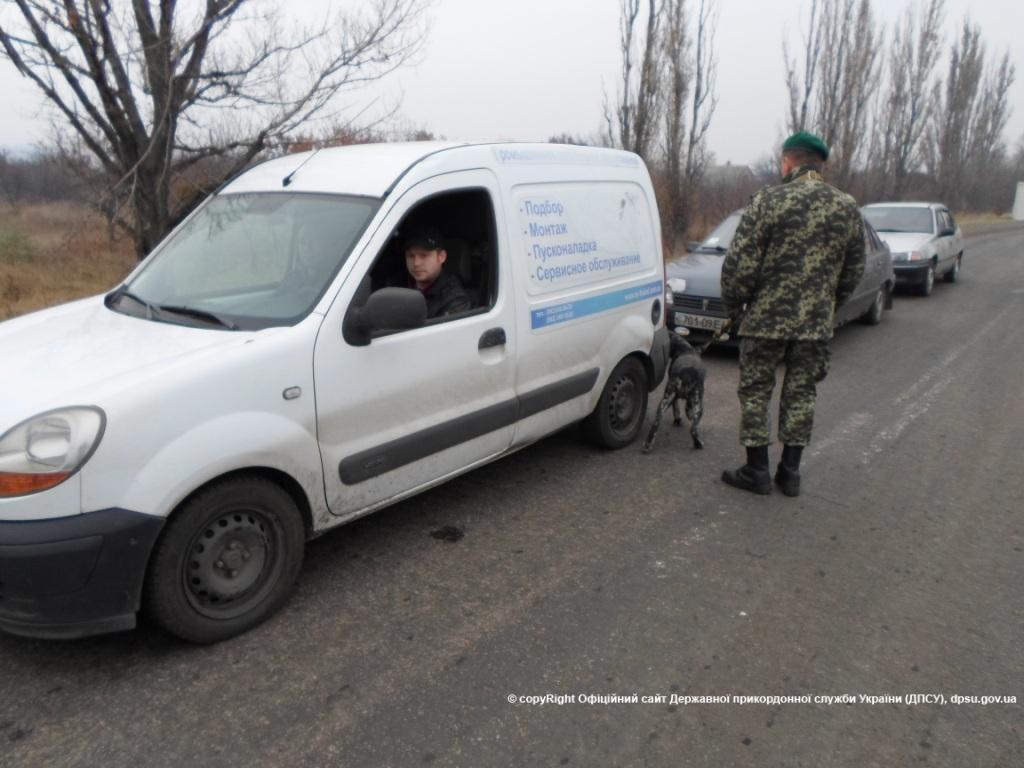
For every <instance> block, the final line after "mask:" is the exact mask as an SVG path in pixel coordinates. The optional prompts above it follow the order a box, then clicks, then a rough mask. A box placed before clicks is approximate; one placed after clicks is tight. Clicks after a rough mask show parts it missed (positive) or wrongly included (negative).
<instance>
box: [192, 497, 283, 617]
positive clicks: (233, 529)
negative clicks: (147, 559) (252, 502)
mask: <svg viewBox="0 0 1024 768" xmlns="http://www.w3.org/2000/svg"><path fill="white" fill-rule="evenodd" d="M275 551H276V546H275V528H274V526H273V525H272V524H271V523H270V522H269V521H268V520H266V519H265V518H264V517H263V515H262V514H260V513H259V512H257V511H255V510H249V511H236V512H229V513H226V514H222V515H220V516H218V517H216V518H214V519H213V520H212V521H210V523H209V524H208V525H206V526H204V527H203V529H202V530H201V531H200V532H199V533H198V535H197V536H196V537H195V539H194V540H193V542H192V546H191V547H190V548H189V553H188V559H187V560H186V562H185V569H184V574H183V576H184V579H185V587H186V590H185V591H186V595H187V597H188V600H189V602H190V603H191V604H192V606H193V607H194V608H196V609H197V610H198V611H199V612H200V613H203V614H205V615H208V616H217V617H224V615H225V614H226V613H227V614H230V613H235V612H236V611H238V610H239V609H242V610H244V607H245V606H244V605H242V604H245V603H247V602H248V600H249V599H250V598H253V597H256V596H258V595H259V594H260V593H261V592H262V591H263V589H262V588H263V587H265V586H266V585H267V580H268V575H269V574H270V572H271V571H272V570H273V568H272V567H271V566H272V565H273V562H274V561H275V559H276V558H275Z"/></svg>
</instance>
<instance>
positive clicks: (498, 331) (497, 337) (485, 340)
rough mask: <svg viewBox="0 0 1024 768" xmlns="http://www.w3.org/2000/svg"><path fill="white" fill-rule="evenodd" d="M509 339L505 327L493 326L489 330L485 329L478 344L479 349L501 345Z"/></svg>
mask: <svg viewBox="0 0 1024 768" xmlns="http://www.w3.org/2000/svg"><path fill="white" fill-rule="evenodd" d="M507 341H508V339H507V338H506V337H505V329H504V328H491V329H490V330H488V331H484V335H483V336H481V337H480V343H479V344H478V345H477V349H487V347H500V346H502V345H503V344H505V343H506V342H507Z"/></svg>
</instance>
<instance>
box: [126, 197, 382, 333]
mask: <svg viewBox="0 0 1024 768" xmlns="http://www.w3.org/2000/svg"><path fill="white" fill-rule="evenodd" d="M377 206H378V201H377V200H375V199H372V198H365V197H342V196H335V195H312V194H301V193H298V194H297V193H276V192H275V193H261V194H244V195H221V196H218V197H215V198H214V199H213V200H211V201H210V202H209V203H208V204H206V205H205V206H204V207H203V208H202V210H200V211H199V212H198V213H197V214H196V215H195V216H194V217H193V218H192V219H191V220H190V221H189V222H188V223H187V224H186V225H185V226H184V227H182V228H181V229H179V230H178V231H177V232H176V233H175V234H174V235H173V236H172V237H171V238H170V239H169V240H167V241H166V242H165V243H164V244H163V245H162V246H161V247H160V250H159V251H158V252H157V253H156V254H155V256H154V257H153V258H152V260H151V261H150V262H149V264H148V265H146V267H145V268H144V269H143V271H142V272H141V273H139V275H138V276H136V278H135V279H134V280H132V281H131V283H130V284H128V285H126V286H122V288H121V289H119V290H118V291H116V292H115V293H113V294H111V295H110V297H108V305H110V306H112V307H114V308H116V309H117V310H118V311H122V312H126V313H130V314H133V315H137V316H141V317H147V318H149V319H154V320H161V321H164V322H172V323H181V324H187V325H201V326H205V327H209V326H216V327H221V328H230V329H242V330H258V329H260V328H269V327H272V326H280V325H293V324H294V323H296V322H298V321H299V320H301V319H302V318H303V317H305V316H306V315H307V314H309V312H310V310H312V308H313V307H314V306H315V305H316V303H317V301H319V300H320V297H321V296H323V294H324V291H326V290H327V287H328V285H330V282H331V280H332V278H333V277H334V275H335V274H337V272H338V270H339V269H340V268H341V265H342V264H344V263H345V259H346V258H348V255H349V252H350V251H351V250H352V246H353V245H354V244H355V242H356V240H357V239H358V238H359V236H360V235H361V234H362V232H363V230H364V229H365V228H366V225H367V223H368V222H369V220H370V218H371V217H372V216H373V214H374V212H375V211H376V210H377Z"/></svg>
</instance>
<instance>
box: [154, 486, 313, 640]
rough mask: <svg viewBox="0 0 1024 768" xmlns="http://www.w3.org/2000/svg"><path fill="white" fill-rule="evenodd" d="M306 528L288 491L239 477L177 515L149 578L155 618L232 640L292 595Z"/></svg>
mask: <svg viewBox="0 0 1024 768" xmlns="http://www.w3.org/2000/svg"><path fill="white" fill-rule="evenodd" d="M304 546H305V527H304V526H303V523H302V516H301V514H300V513H299V510H298V508H297V507H296V505H295V502H294V500H293V499H292V497H291V496H289V495H288V494H287V493H286V492H285V491H284V489H282V488H281V487H280V486H278V485H275V484H274V483H272V482H270V481H269V480H265V479H263V478H259V477H236V478H231V479H228V480H225V481H223V482H220V483H216V484H214V485H211V486H209V487H207V488H205V489H204V490H202V491H200V492H199V493H197V494H196V495H195V496H193V497H192V498H191V499H189V500H188V501H187V502H185V504H184V505H183V506H182V507H181V508H180V509H179V510H178V511H177V512H175V513H174V514H173V515H172V516H171V518H170V520H169V521H168V523H167V527H166V528H165V529H164V532H163V534H162V536H161V538H160V540H159V542H158V543H157V546H156V549H155V551H154V553H153V559H152V561H151V563H150V568H149V572H148V574H147V578H146V608H147V610H148V613H149V615H150V616H151V617H152V618H153V619H154V620H155V621H156V622H157V623H158V624H160V626H162V627H163V628H164V629H166V630H167V631H168V632H170V633H171V634H174V635H177V636H178V637H180V638H182V639H184V640H189V641H191V642H194V643H215V642H218V641H220V640H226V639H227V638H229V637H232V636H234V635H237V634H239V633H241V632H244V631H245V630H247V629H250V628H252V627H254V626H256V625H257V624H259V623H261V622H262V621H264V620H266V619H267V618H268V617H269V616H270V615H271V614H273V613H274V612H275V611H276V610H277V609H278V608H280V607H281V605H283V604H284V602H285V600H287V598H288V596H289V594H290V593H291V589H292V586H293V585H294V583H295V579H296V578H297V577H298V574H299V570H300V568H301V567H302V556H303V549H304Z"/></svg>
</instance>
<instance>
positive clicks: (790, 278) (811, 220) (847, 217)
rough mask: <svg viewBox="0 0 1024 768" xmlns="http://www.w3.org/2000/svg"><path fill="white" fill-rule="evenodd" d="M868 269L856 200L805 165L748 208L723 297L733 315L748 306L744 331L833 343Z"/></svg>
mask: <svg viewBox="0 0 1024 768" xmlns="http://www.w3.org/2000/svg"><path fill="white" fill-rule="evenodd" d="M863 274H864V222H863V220H862V219H861V215H860V211H859V210H858V208H857V203H856V202H854V200H853V198H852V197H850V196H849V195H847V194H845V193H844V192H840V191H839V190H838V189H836V188H835V187H832V186H829V185H828V184H826V183H825V182H824V181H823V180H822V178H821V176H820V175H819V174H818V173H817V172H816V171H814V170H813V169H811V168H808V167H800V168H797V169H796V170H794V171H793V172H792V173H790V174H789V175H788V176H786V178H785V179H783V180H782V184H780V185H777V186H772V187H765V188H764V189H762V190H761V191H760V192H758V193H757V194H756V195H754V198H753V199H752V200H751V202H750V206H749V207H748V208H747V210H746V211H745V212H744V214H743V217H742V218H741V219H740V223H739V226H738V227H737V229H736V235H735V237H733V240H732V245H731V247H730V248H729V253H728V255H726V257H725V263H724V264H723V265H722V301H723V302H724V304H725V308H726V310H727V311H728V312H729V315H730V316H732V317H736V316H738V315H740V313H741V312H742V311H743V306H744V305H746V311H745V312H743V319H742V321H741V323H740V327H739V334H740V335H742V336H758V337H761V338H768V339H807V340H828V339H830V338H832V320H833V316H834V314H835V310H836V307H838V306H839V305H840V304H842V303H843V302H844V301H846V299H848V298H849V297H850V294H852V293H853V290H854V288H856V287H857V283H858V281H859V280H860V278H861V275H863Z"/></svg>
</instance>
